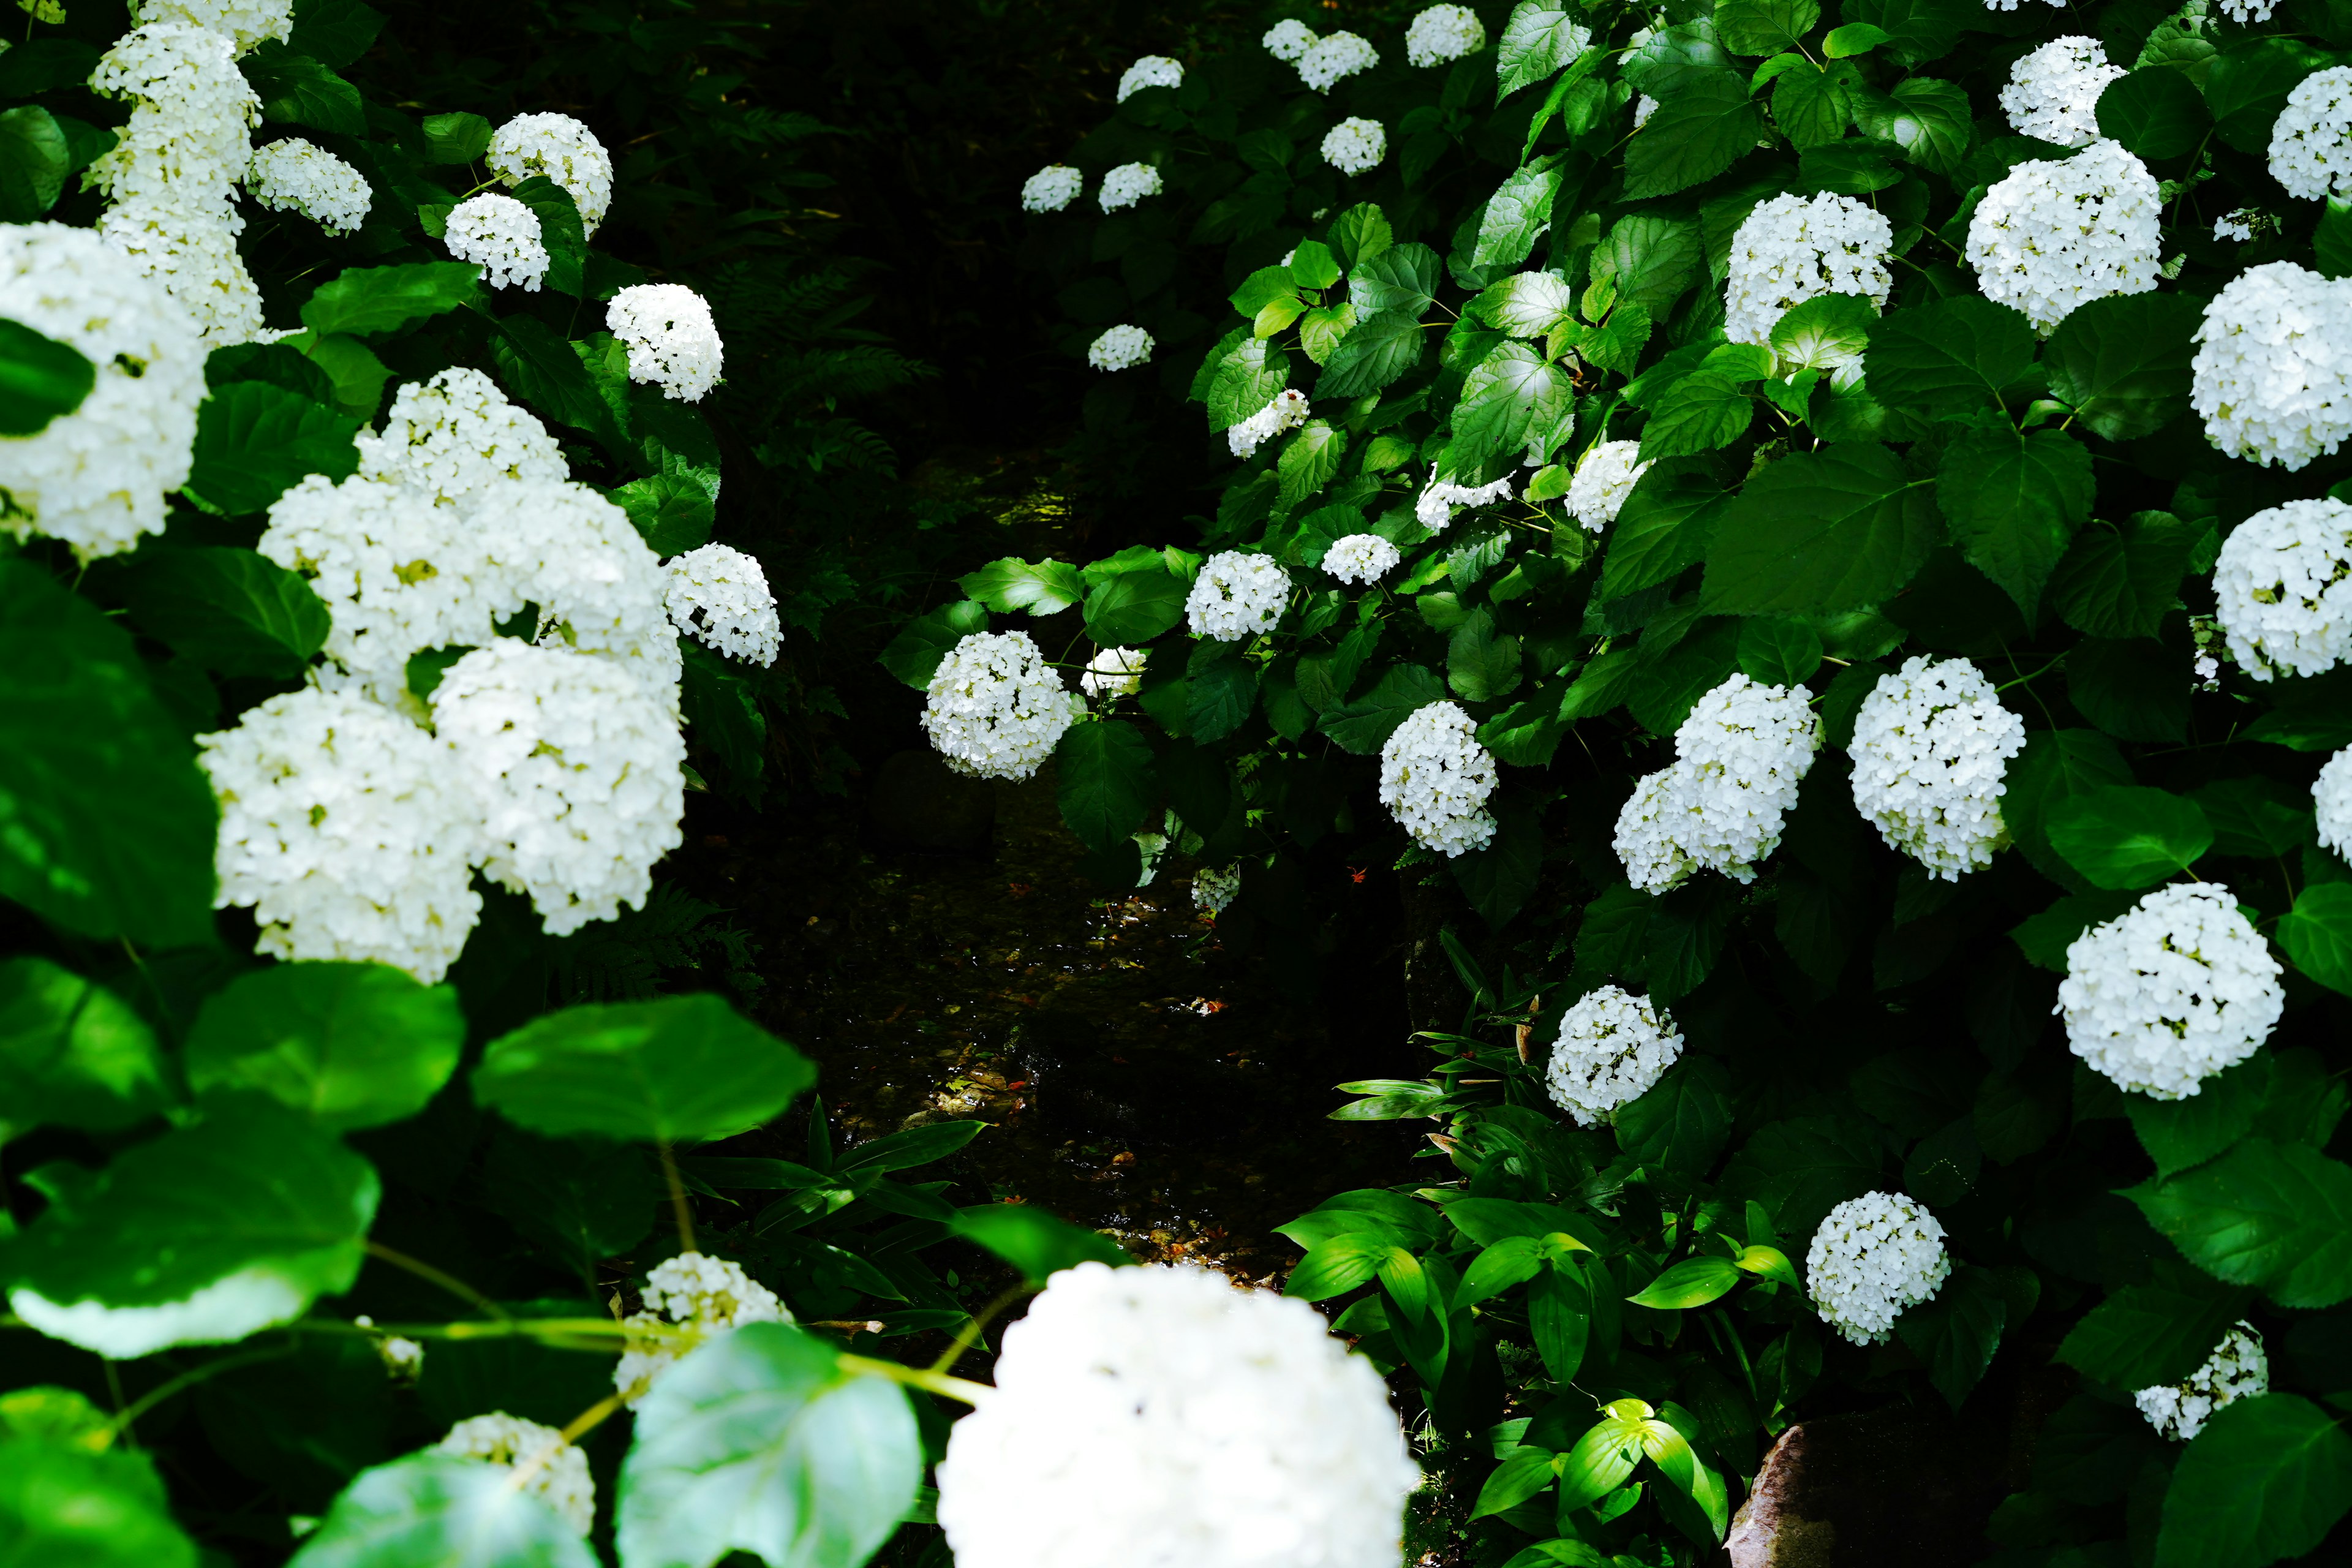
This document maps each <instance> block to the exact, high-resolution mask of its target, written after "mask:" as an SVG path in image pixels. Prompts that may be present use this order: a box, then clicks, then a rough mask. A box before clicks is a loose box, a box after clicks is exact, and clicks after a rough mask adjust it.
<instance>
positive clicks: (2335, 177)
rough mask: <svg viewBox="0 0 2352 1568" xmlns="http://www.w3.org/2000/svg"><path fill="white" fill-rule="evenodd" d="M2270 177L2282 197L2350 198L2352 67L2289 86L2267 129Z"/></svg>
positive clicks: (2332, 68)
mask: <svg viewBox="0 0 2352 1568" xmlns="http://www.w3.org/2000/svg"><path fill="white" fill-rule="evenodd" d="M2270 158H2271V177H2272V178H2273V179H2274V180H2276V181H2277V182H2278V183H2279V184H2282V185H2284V186H2285V187H2286V192H2287V195H2291V196H2303V197H2305V198H2308V199H2310V200H2314V201H2316V200H2318V199H2319V198H2320V197H2322V196H2327V195H2337V196H2352V66H2329V67H2328V68H2326V70H2316V71H2314V72H2312V73H2311V74H2310V75H2309V76H2307V77H2305V78H2304V79H2302V80H2301V81H2299V82H2297V83H2295V86H2294V91H2293V92H2290V93H2288V94H2287V95H2286V107H2285V108H2284V109H2283V110H2279V117H2278V119H2277V120H2275V121H2273V122H2272V124H2271V147H2270Z"/></svg>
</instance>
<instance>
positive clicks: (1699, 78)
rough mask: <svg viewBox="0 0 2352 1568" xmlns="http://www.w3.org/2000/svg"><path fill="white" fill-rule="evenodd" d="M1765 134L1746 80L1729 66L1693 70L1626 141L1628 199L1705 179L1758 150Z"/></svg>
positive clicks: (1679, 188) (1669, 192)
mask: <svg viewBox="0 0 2352 1568" xmlns="http://www.w3.org/2000/svg"><path fill="white" fill-rule="evenodd" d="M1763 134H1764V121H1763V117H1762V116H1761V115H1759V113H1758V112H1757V110H1756V104H1755V102H1754V100H1751V99H1750V98H1749V97H1748V84H1747V83H1746V82H1744V81H1742V80H1740V79H1739V78H1738V76H1737V75H1736V74H1734V73H1733V72H1731V71H1727V70H1725V71H1712V70H1710V71H1695V72H1693V73H1691V74H1690V75H1689V76H1687V77H1685V78H1684V79H1681V80H1679V81H1677V83H1676V84H1675V92H1674V96H1673V97H1671V98H1669V99H1666V100H1664V101H1663V102H1661V103H1660V104H1659V105H1658V108H1657V110H1656V111H1655V112H1654V113H1653V114H1652V115H1651V116H1650V120H1649V123H1648V124H1646V125H1644V126H1643V127H1642V133H1641V134H1640V135H1639V136H1636V137H1634V138H1633V140H1632V141H1631V142H1627V143H1626V144H1625V199H1626V200H1627V201H1639V200H1642V199H1643V198H1645V197H1649V196H1664V195H1673V194H1674V193H1675V192H1676V191H1684V190H1688V189H1689V188H1690V187H1691V186H1693V185H1696V184H1705V183H1706V181H1708V180H1711V179H1713V178H1715V176H1717V174H1722V173H1723V172H1724V171H1725V170H1726V169H1728V168H1730V167H1731V165H1732V164H1733V163H1737V162H1738V160H1739V158H1740V156H1741V155H1742V154H1743V153H1749V152H1752V151H1754V149H1755V147H1756V143H1757V141H1758V140H1759V138H1760V137H1761V136H1762V135H1763Z"/></svg>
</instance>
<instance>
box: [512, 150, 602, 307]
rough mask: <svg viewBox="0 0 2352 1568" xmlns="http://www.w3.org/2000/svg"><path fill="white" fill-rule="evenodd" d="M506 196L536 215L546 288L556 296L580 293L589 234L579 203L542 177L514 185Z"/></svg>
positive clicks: (586, 259)
mask: <svg viewBox="0 0 2352 1568" xmlns="http://www.w3.org/2000/svg"><path fill="white" fill-rule="evenodd" d="M509 195H512V196H513V197H514V199H515V200H517V201H519V202H520V203H521V204H522V205H525V206H527V207H529V208H530V210H531V211H532V212H533V213H536V214H537V215H538V216H539V239H540V243H541V245H544V246H545V247H547V278H546V280H545V282H546V287H547V288H549V289H552V290H554V291H555V292H556V293H559V294H575V295H576V294H579V293H580V292H582V291H583V289H585V288H586V285H587V273H586V268H587V264H588V235H587V230H586V227H585V225H584V224H583V220H582V218H581V216H580V204H579V203H578V202H577V201H575V200H573V199H572V193H571V192H570V191H569V190H567V189H565V188H564V187H563V186H562V185H560V184H556V183H555V182H554V181H553V180H551V179H549V178H548V177H547V176H546V175H545V174H533V175H531V176H530V178H528V179H525V180H521V181H519V182H517V183H516V184H515V187H514V189H513V190H512V191H511V192H509Z"/></svg>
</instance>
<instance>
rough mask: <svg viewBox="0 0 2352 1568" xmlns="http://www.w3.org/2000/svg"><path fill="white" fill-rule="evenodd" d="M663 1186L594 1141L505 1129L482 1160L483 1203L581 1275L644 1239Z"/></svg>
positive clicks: (628, 1153) (640, 1160)
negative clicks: (542, 1136)
mask: <svg viewBox="0 0 2352 1568" xmlns="http://www.w3.org/2000/svg"><path fill="white" fill-rule="evenodd" d="M687 1163H688V1164H691V1163H692V1162H690V1161H689V1162H687ZM812 1174H814V1173H812ZM818 1179H819V1180H820V1181H823V1180H824V1178H823V1177H819V1178H818ZM662 1190H663V1188H662V1179H661V1177H660V1176H659V1175H657V1174H656V1173H655V1172H654V1171H653V1169H652V1166H651V1163H650V1162H649V1161H648V1160H647V1159H646V1156H645V1155H644V1153H643V1152H640V1151H638V1150H635V1149H619V1150H616V1149H614V1147H613V1146H612V1145H611V1144H610V1143H605V1142H598V1141H596V1140H593V1139H585V1138H580V1139H571V1138H541V1137H539V1136H538V1135H536V1134H534V1133H530V1132H525V1131H522V1129H520V1128H519V1127H500V1128H499V1130H498V1133H497V1135H496V1136H495V1137H493V1138H492V1139H491V1140H490V1146H489V1150H488V1152H487V1153H486V1154H484V1156H483V1157H482V1187H481V1193H482V1201H483V1202H484V1203H485V1204H486V1205H488V1207H489V1208H490V1210H491V1211H492V1212H493V1213H495V1214H499V1215H505V1216H506V1219H507V1221H508V1223H509V1224H510V1225H512V1226H514V1227H515V1229H516V1230H518V1231H520V1233H521V1234H522V1235H523V1236H524V1237H527V1238H529V1239H530V1240H531V1241H534V1242H536V1243H538V1244H539V1245H540V1246H541V1247H544V1248H546V1249H547V1250H548V1251H549V1252H551V1253H552V1254H554V1256H555V1257H556V1258H558V1259H560V1260H561V1261H562V1264H563V1266H564V1267H565V1268H570V1269H571V1270H572V1272H573V1273H575V1274H577V1275H579V1276H580V1277H581V1278H582V1279H594V1278H595V1271H596V1266H597V1265H598V1264H599V1263H601V1262H603V1261H604V1259H605V1258H614V1257H618V1256H621V1255H623V1254H625V1253H626V1252H627V1251H628V1250H629V1249H630V1248H631V1247H635V1246H636V1245H637V1243H639V1242H641V1241H643V1240H645V1238H646V1235H647V1234H648V1233H650V1232H651V1231H652V1229H653V1227H654V1222H655V1217H656V1210H657V1208H659V1207H662V1206H665V1205H661V1197H662ZM663 1217H667V1215H664V1216H663ZM436 1348H437V1347H436ZM439 1371H440V1369H439V1368H438V1367H437V1366H436V1368H435V1373H436V1375H437V1374H438V1373H439ZM517 1414H520V1412H517Z"/></svg>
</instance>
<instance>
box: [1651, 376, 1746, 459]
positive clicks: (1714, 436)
mask: <svg viewBox="0 0 2352 1568" xmlns="http://www.w3.org/2000/svg"><path fill="white" fill-rule="evenodd" d="M1755 416H1756V400H1755V399H1754V398H1752V397H1750V396H1748V393H1747V392H1746V390H1745V389H1743V388H1742V387H1741V385H1740V384H1739V383H1738V382H1737V381H1734V380H1732V379H1731V378H1730V377H1728V376H1723V375H1717V374H1710V373H1708V372H1706V371H1701V372H1698V373H1696V374H1692V375H1686V376H1685V377H1683V378H1682V380H1680V381H1678V382H1676V383H1675V384H1674V385H1673V386H1671V387H1669V388H1667V389H1666V395H1664V397H1661V398H1660V399H1658V405H1657V407H1656V408H1655V409H1654V410H1653V411H1652V413H1651V415H1650V419H1649V423H1648V424H1646V425H1644V426H1642V453H1641V455H1642V457H1643V459H1644V460H1645V461H1646V460H1648V459H1651V458H1681V457H1692V456H1696V454H1698V453H1701V452H1711V451H1714V450H1715V449H1716V448H1717V447H1728V446H1730V445H1731V444H1732V443H1733V442H1734V441H1737V440H1738V439H1739V437H1742V436H1744V435H1746V434H1747V433H1748V424H1749V422H1750V421H1752V420H1753V419H1754V418H1755Z"/></svg>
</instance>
